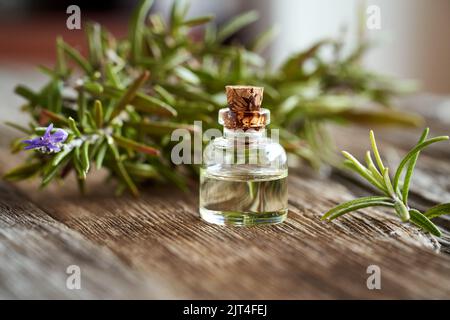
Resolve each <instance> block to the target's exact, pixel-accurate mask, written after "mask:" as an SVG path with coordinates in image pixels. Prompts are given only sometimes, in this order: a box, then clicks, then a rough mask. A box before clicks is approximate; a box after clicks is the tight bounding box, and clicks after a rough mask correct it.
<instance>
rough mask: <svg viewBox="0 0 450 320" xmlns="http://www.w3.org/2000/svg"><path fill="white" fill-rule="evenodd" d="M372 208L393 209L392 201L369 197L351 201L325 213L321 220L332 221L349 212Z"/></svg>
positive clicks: (387, 198) (381, 197)
mask: <svg viewBox="0 0 450 320" xmlns="http://www.w3.org/2000/svg"><path fill="white" fill-rule="evenodd" d="M372 206H387V207H393V206H394V204H393V203H392V199H391V198H389V197H383V196H371V197H363V198H359V199H355V200H351V201H347V202H344V203H342V204H340V205H338V206H336V207H334V208H333V209H331V210H329V211H328V212H327V213H325V214H324V215H323V216H322V218H321V220H326V219H328V220H333V219H336V218H337V217H339V216H341V215H343V214H345V213H347V212H351V211H355V210H358V209H362V208H367V207H372Z"/></svg>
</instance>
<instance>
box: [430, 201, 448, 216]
mask: <svg viewBox="0 0 450 320" xmlns="http://www.w3.org/2000/svg"><path fill="white" fill-rule="evenodd" d="M444 214H450V203H442V204H438V205H436V206H434V207H431V208H430V209H428V210H427V211H425V213H424V215H425V216H426V217H427V218H428V219H433V218H436V217H439V216H442V215H444Z"/></svg>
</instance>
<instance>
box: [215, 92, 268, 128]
mask: <svg viewBox="0 0 450 320" xmlns="http://www.w3.org/2000/svg"><path fill="white" fill-rule="evenodd" d="M225 89H226V93H227V103H228V108H224V109H221V110H220V111H219V123H221V124H223V125H224V126H225V128H227V129H242V130H244V131H246V130H248V129H254V130H259V129H261V128H264V127H265V126H266V124H268V123H269V121H270V119H269V118H270V112H269V110H267V109H263V108H261V103H262V100H263V92H264V88H263V87H254V86H226V87H225Z"/></svg>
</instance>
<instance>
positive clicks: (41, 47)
mask: <svg viewBox="0 0 450 320" xmlns="http://www.w3.org/2000/svg"><path fill="white" fill-rule="evenodd" d="M136 3H137V1H136V0H133V1H131V0H111V1H92V0H91V1H86V0H85V1H66V0H42V1H31V0H14V1H13V0H0V95H1V96H2V102H1V103H0V111H1V113H0V118H1V119H2V120H10V119H13V118H14V119H17V117H19V115H18V114H19V109H18V108H17V106H18V105H19V104H20V98H18V97H15V96H14V95H13V93H12V92H13V88H14V86H15V85H16V84H17V83H19V82H22V83H23V82H26V83H27V84H29V85H30V86H31V87H33V86H37V87H39V82H40V80H41V79H43V78H44V76H43V75H42V74H40V73H39V72H37V70H36V69H35V65H38V64H44V65H51V64H52V61H53V60H54V57H55V38H56V37H57V36H58V35H61V36H63V37H64V39H65V40H66V41H67V42H69V43H70V44H72V45H73V46H75V47H77V48H78V49H81V50H83V48H84V47H85V45H86V43H85V41H86V40H85V38H84V30H83V25H84V24H85V23H86V22H88V21H91V20H94V21H97V22H100V23H102V24H104V25H105V26H107V28H109V29H110V30H111V31H112V32H113V33H114V34H115V35H116V36H119V37H120V36H125V35H126V34H127V24H128V20H129V18H130V16H131V13H132V10H133V8H134V6H135V5H136ZM72 4H76V5H78V6H79V7H80V8H81V23H82V28H81V30H69V29H67V28H66V19H67V17H68V14H67V13H66V9H67V7H68V6H69V5H72ZM171 4H172V1H171V0H157V1H156V5H155V6H153V8H152V10H153V11H161V12H163V13H165V14H168V12H169V8H170V6H171ZM369 5H377V6H379V8H380V9H381V29H380V30H368V29H367V28H365V35H366V36H367V37H368V38H369V39H371V40H372V41H373V43H375V47H374V48H373V49H372V50H371V51H370V52H369V54H368V55H366V57H365V59H364V61H363V63H364V64H365V66H367V67H368V68H370V69H374V70H376V71H377V72H382V73H385V74H388V75H392V76H395V77H399V78H407V79H416V80H418V81H419V83H420V85H421V90H423V91H424V92H428V93H435V94H442V95H447V94H449V93H450V59H449V57H450V37H449V35H448V32H449V30H450V1H449V0H433V1H426V0H396V1H389V0H376V1H364V0H339V1H336V0H247V1H239V0H227V1H218V0H217V1H214V0H192V1H191V10H190V15H192V16H198V15H202V14H209V13H212V14H215V16H216V20H217V23H218V24H221V23H223V22H224V21H226V20H227V19H229V18H230V17H231V16H233V15H236V14H237V13H240V12H243V11H245V10H250V9H255V10H257V11H258V12H259V13H260V20H259V21H258V23H256V24H254V25H253V26H251V27H248V28H246V29H245V30H244V31H243V32H241V33H239V34H237V35H236V37H238V38H239V40H240V41H242V42H245V41H248V39H250V38H251V37H252V36H253V35H255V34H257V33H259V32H260V31H261V30H263V29H266V28H268V27H270V26H272V25H275V26H277V29H278V36H277V37H276V39H275V41H274V42H273V44H272V45H271V46H270V47H269V48H268V49H267V50H266V52H265V53H264V55H265V56H266V57H268V58H270V60H271V61H272V62H273V65H274V66H276V65H277V64H278V63H280V61H282V60H283V59H284V58H286V57H287V56H289V55H290V54H292V53H294V52H296V51H298V50H301V49H304V48H306V47H308V46H309V45H311V44H312V43H313V42H315V41H317V40H319V39H321V38H324V37H334V38H335V37H344V38H345V40H346V44H347V46H348V47H349V48H351V47H352V46H355V44H356V41H357V39H358V36H359V35H360V28H359V23H360V21H361V19H360V18H361V14H363V17H366V8H367V7H368V6H369ZM228 41H233V39H228ZM33 84H35V85H33Z"/></svg>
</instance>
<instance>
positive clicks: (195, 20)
mask: <svg viewBox="0 0 450 320" xmlns="http://www.w3.org/2000/svg"><path fill="white" fill-rule="evenodd" d="M213 19H214V15H209V16H203V17H197V18H193V19H189V20H186V21H184V22H183V25H185V26H188V27H195V26H198V25H202V24H205V23H208V22H210V21H211V20H213Z"/></svg>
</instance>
